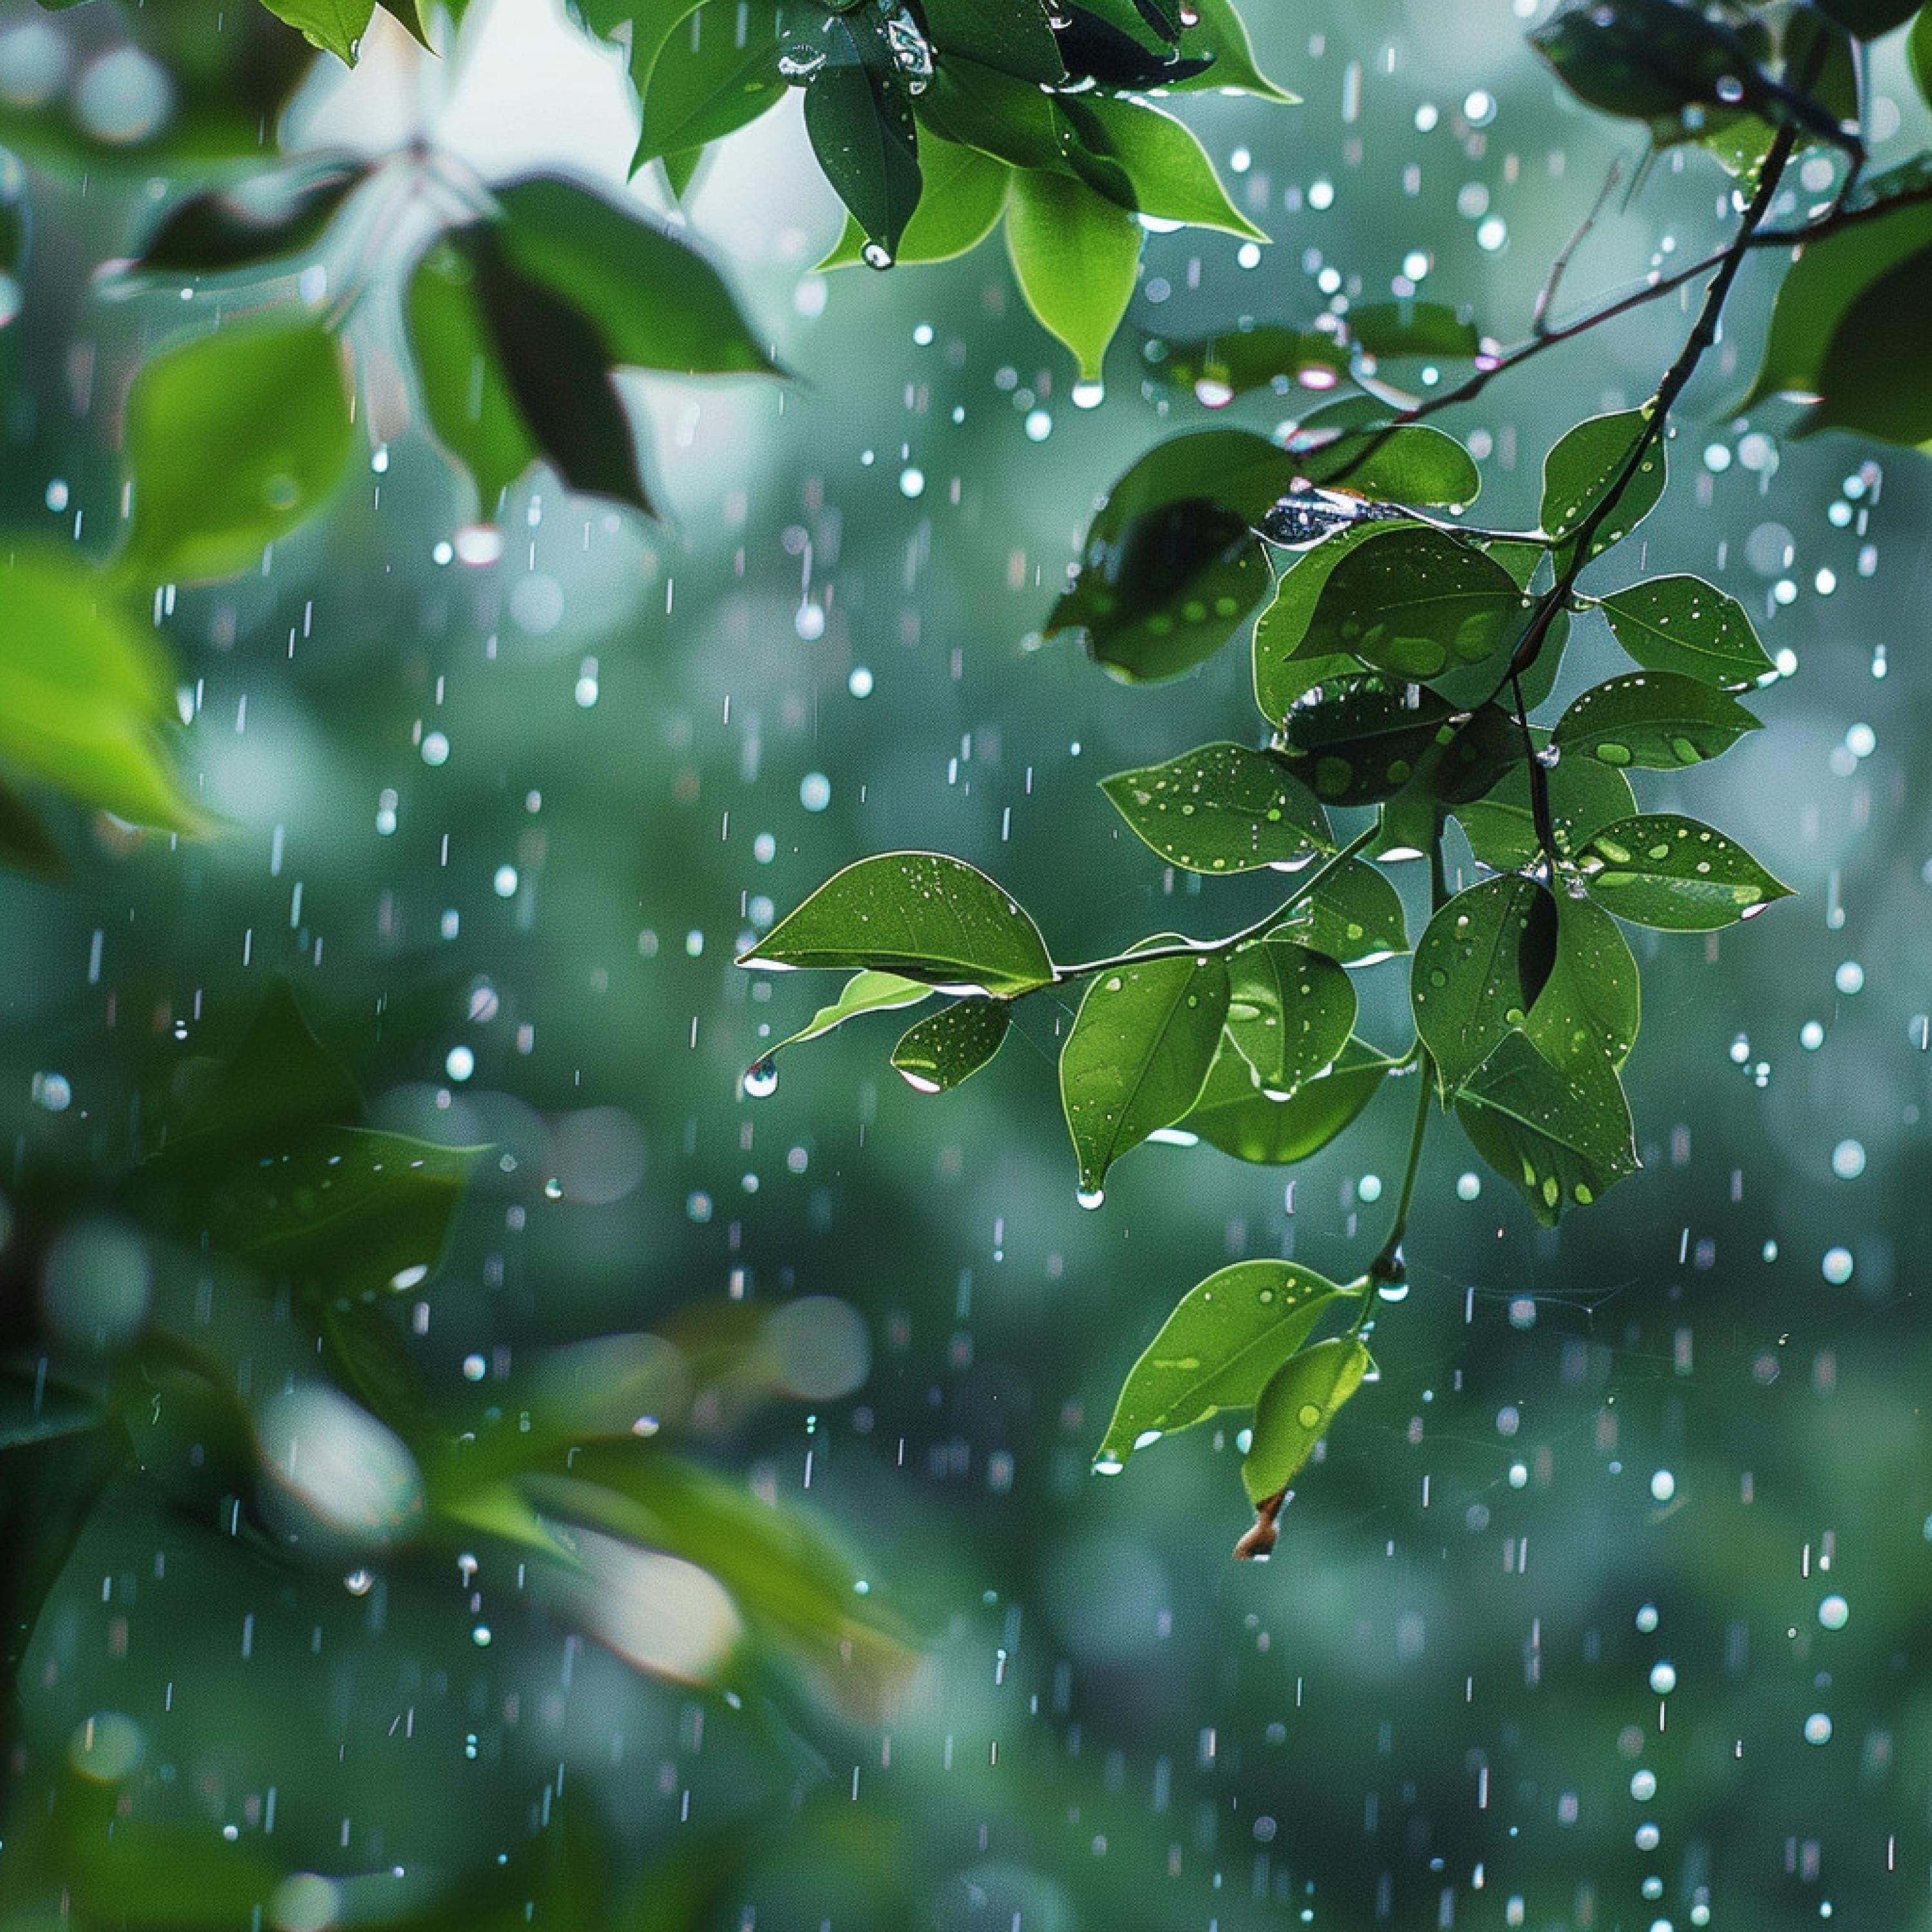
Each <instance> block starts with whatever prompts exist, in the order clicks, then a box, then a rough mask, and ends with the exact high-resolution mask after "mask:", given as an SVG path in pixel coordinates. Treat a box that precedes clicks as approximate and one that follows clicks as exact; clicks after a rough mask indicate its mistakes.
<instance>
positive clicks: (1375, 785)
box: [1282, 672, 1451, 805]
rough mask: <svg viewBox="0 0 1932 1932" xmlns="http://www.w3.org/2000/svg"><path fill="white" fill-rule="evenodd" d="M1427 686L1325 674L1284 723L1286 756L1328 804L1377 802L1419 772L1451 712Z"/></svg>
mask: <svg viewBox="0 0 1932 1932" xmlns="http://www.w3.org/2000/svg"><path fill="white" fill-rule="evenodd" d="M1450 715H1451V714H1450V710H1449V706H1448V703H1446V702H1445V700H1443V699H1442V698H1440V697H1437V696H1436V694H1435V692H1434V691H1431V690H1430V689H1428V688H1427V686H1425V685H1412V684H1406V683H1397V682H1393V681H1391V679H1388V678H1385V677H1382V676H1378V675H1376V674H1375V673H1372V672H1364V673H1360V674H1358V675H1356V676H1352V677H1337V678H1332V679H1327V680H1325V682H1323V683H1322V685H1321V687H1320V692H1319V697H1318V696H1311V697H1310V698H1309V699H1308V700H1307V701H1305V702H1304V703H1300V704H1298V705H1297V706H1295V709H1293V710H1292V711H1290V712H1289V714H1288V716H1287V717H1286V719H1285V720H1284V721H1283V727H1282V737H1283V745H1282V755H1283V757H1285V758H1286V759H1287V760H1289V769H1291V770H1292V771H1294V772H1296V773H1297V774H1298V775H1301V776H1304V777H1305V778H1306V779H1307V783H1308V785H1309V787H1310V789H1311V790H1313V792H1314V793H1315V796H1316V797H1317V798H1319V799H1321V800H1322V802H1323V803H1324V804H1325V805H1373V804H1374V803H1376V802H1378V801H1379V800H1380V799H1385V798H1389V797H1391V796H1394V793H1397V792H1398V791H1400V790H1401V789H1402V788H1403V786H1404V785H1406V784H1407V783H1408V782H1409V780H1410V778H1412V777H1413V776H1414V775H1415V768H1416V765H1417V763H1418V760H1420V759H1421V757H1423V755H1424V753H1426V752H1427V751H1428V750H1429V749H1430V747H1431V746H1432V745H1433V744H1434V743H1435V742H1436V733H1438V731H1439V730H1441V729H1442V727H1443V725H1444V724H1445V722H1446V721H1448V718H1449V716H1450Z"/></svg>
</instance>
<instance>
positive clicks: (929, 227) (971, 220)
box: [818, 129, 1013, 269]
mask: <svg viewBox="0 0 1932 1932" xmlns="http://www.w3.org/2000/svg"><path fill="white" fill-rule="evenodd" d="M919 172H920V173H921V174H922V175H923V176H924V177H925V181H926V185H925V187H924V189H923V190H922V192H921V193H920V195H919V205H918V206H917V207H916V208H914V209H913V211H912V218H911V220H909V221H908V222H907V223H906V226H905V233H904V234H902V235H901V236H900V237H899V247H898V254H897V256H896V257H895V258H894V259H895V260H898V261H900V262H904V263H918V262H950V261H951V260H953V259H954V257H956V256H959V255H964V254H966V253H968V251H970V250H971V249H974V248H977V247H978V246H979V245H980V243H981V242H983V241H985V240H986V237H987V236H989V235H990V234H992V232H993V230H994V229H995V228H996V227H998V226H999V221H1000V217H1001V215H1002V214H1004V213H1005V212H1006V207H1007V186H1008V184H1009V183H1010V181H1011V179H1012V178H1013V169H1012V168H1011V167H1010V166H1008V164H1007V163H1006V162H1004V161H1001V160H995V159H994V158H993V157H992V155H990V154H982V153H980V151H979V149H978V148H965V147H962V146H961V145H959V142H956V141H947V140H942V139H941V138H940V137H939V136H938V135H937V134H935V133H933V132H932V130H930V129H928V130H926V133H923V134H922V135H921V136H920V137H919ZM864 260H865V230H864V229H862V228H861V227H860V226H859V224H858V223H857V222H856V221H855V220H853V218H852V217H850V215H849V214H848V215H847V217H845V232H844V234H843V235H842V236H840V237H839V239H838V246H837V247H836V248H834V249H833V250H832V252H831V254H829V255H828V256H826V258H825V259H824V260H823V261H822V262H820V263H819V265H818V266H819V267H820V269H844V268H850V267H851V266H853V265H854V264H855V263H860V262H862V261H864Z"/></svg>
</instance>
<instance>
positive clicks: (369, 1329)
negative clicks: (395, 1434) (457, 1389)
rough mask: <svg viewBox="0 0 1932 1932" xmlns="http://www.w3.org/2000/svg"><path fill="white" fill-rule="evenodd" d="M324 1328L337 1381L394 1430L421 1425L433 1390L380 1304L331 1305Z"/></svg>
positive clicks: (325, 1306)
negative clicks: (430, 1392) (429, 1389)
mask: <svg viewBox="0 0 1932 1932" xmlns="http://www.w3.org/2000/svg"><path fill="white" fill-rule="evenodd" d="M321 1326H322V1340H323V1348H324V1349H325V1350H326V1355H327V1359H328V1361H329V1365H330V1367H331V1368H332V1370H334V1371H335V1379H336V1380H337V1381H338V1382H341V1384H342V1385H344V1387H345V1388H347V1389H348V1390H350V1391H351V1392H352V1393H353V1394H355V1395H356V1396H357V1397H359V1398H360V1399H361V1400H362V1402H364V1403H365V1404H367V1406H368V1408H369V1409H370V1410H371V1412H373V1413H374V1415H377V1417H378V1418H380V1419H381V1420H382V1421H384V1422H386V1423H388V1424H390V1425H391V1426H392V1427H395V1428H398V1429H400V1430H404V1431H405V1432H407V1431H408V1430H410V1429H411V1428H412V1427H414V1426H415V1425H416V1424H418V1423H419V1422H420V1421H421V1420H422V1414H423V1411H424V1409H425V1406H426V1405H427V1403H428V1400H429V1396H428V1385H427V1383H426V1382H425V1379H424V1377H423V1375H422V1371H421V1370H419V1368H418V1367H416V1360H415V1358H414V1357H413V1356H412V1355H410V1348H409V1344H408V1343H407V1342H406V1341H404V1339H403V1331H401V1328H398V1326H397V1325H396V1322H395V1318H394V1317H393V1316H392V1315H391V1314H390V1313H389V1310H387V1309H386V1307H383V1304H381V1303H380V1302H377V1301H345V1300H341V1299H335V1300H331V1301H326V1302H325V1303H324V1304H323V1310H322V1322H321Z"/></svg>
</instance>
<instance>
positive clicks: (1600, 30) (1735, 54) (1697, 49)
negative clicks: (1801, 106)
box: [1529, 0, 1764, 141]
mask: <svg viewBox="0 0 1932 1932" xmlns="http://www.w3.org/2000/svg"><path fill="white" fill-rule="evenodd" d="M1529 42H1530V45H1531V46H1533V47H1534V48H1535V49H1536V51H1537V52H1538V53H1539V54H1541V55H1542V56H1543V58H1544V59H1545V60H1546V61H1547V62H1549V64H1550V67H1551V68H1552V69H1553V71H1555V73H1556V77H1557V78H1558V79H1559V80H1561V81H1562V83H1563V84H1564V85H1565V86H1566V87H1568V89H1570V91H1571V92H1572V93H1573V94H1574V95H1576V96H1577V98H1578V99H1579V100H1580V101H1583V103H1584V104H1585V105H1586V106H1587V107H1595V108H1596V109H1598V110H1599V111H1600V112H1601V113H1605V114H1614V115H1622V116H1624V117H1625V118H1628V119H1631V120H1637V121H1647V122H1649V124H1650V125H1651V127H1652V130H1653V131H1654V132H1655V133H1656V135H1657V136H1658V139H1660V140H1662V141H1669V140H1673V139H1674V140H1682V139H1686V138H1688V136H1690V135H1691V134H1692V133H1696V132H1698V131H1700V130H1701V128H1702V127H1703V126H1704V125H1706V124H1708V121H1709V113H1708V110H1712V109H1718V108H1720V107H1723V106H1725V105H1727V104H1736V103H1738V102H1740V101H1744V100H1746V99H1748V98H1751V99H1755V98H1757V97H1759V96H1761V95H1763V92H1764V88H1763V77H1762V76H1761V75H1760V72H1759V70H1758V67H1757V59H1756V58H1755V53H1754V49H1753V47H1752V46H1751V44H1750V43H1749V42H1748V40H1746V39H1745V37H1744V36H1743V35H1742V34H1739V33H1738V32H1737V31H1735V30H1734V29H1733V28H1730V27H1728V26H1723V25H1721V24H1720V23H1718V22H1716V21H1714V20H1710V19H1709V18H1707V17H1706V15H1704V14H1703V13H1701V12H1700V10H1698V9H1697V7H1690V6H1685V5H1680V4H1679V0H1618V4H1617V5H1616V6H1614V7H1607V6H1601V5H1596V4H1595V3H1594V0H1572V4H1571V5H1568V6H1566V7H1564V8H1563V9H1562V10H1561V11H1560V12H1559V13H1557V14H1556V16H1555V17H1553V19H1551V20H1549V21H1547V22H1546V23H1544V25H1543V26H1541V27H1538V28H1537V29H1536V30H1535V31H1534V32H1533V33H1532V34H1531V35H1530V37H1529ZM1727 97H1728V101H1727ZM1687 110H1699V111H1698V112H1697V113H1694V114H1691V115H1690V116H1689V117H1688V118H1687Z"/></svg>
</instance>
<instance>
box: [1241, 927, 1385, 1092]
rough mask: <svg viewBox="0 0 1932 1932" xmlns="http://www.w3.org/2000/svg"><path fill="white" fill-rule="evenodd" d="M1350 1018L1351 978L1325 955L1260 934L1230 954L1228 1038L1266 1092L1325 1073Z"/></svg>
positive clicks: (1341, 1044)
mask: <svg viewBox="0 0 1932 1932" xmlns="http://www.w3.org/2000/svg"><path fill="white" fill-rule="evenodd" d="M1354 1028H1355V984H1354V983H1353V981H1352V980H1350V979H1349V976H1348V974H1346V973H1345V972H1343V970H1342V969H1341V968H1340V966H1338V965H1337V964H1336V963H1335V962H1334V960H1333V959H1330V958H1329V957H1328V956H1327V955H1326V954H1325V953H1313V952H1310V951H1309V950H1307V948H1306V947H1301V946H1298V945H1296V944H1295V943H1294V942H1293V941H1291V940H1286V939H1264V940H1262V941H1261V942H1260V943H1259V944H1258V945H1254V946H1244V947H1242V948H1241V950H1239V951H1238V953H1235V954H1234V955H1233V956H1232V957H1231V958H1230V959H1229V962H1228V1017H1227V1029H1228V1037H1229V1039H1230V1040H1232V1041H1233V1042H1234V1043H1235V1046H1237V1047H1238V1048H1239V1049H1240V1050H1241V1055H1242V1057H1243V1058H1244V1059H1245V1060H1246V1061H1247V1063H1248V1064H1249V1065H1250V1067H1253V1069H1254V1070H1255V1077H1256V1079H1258V1080H1259V1082H1261V1085H1262V1091H1263V1093H1265V1094H1268V1096H1269V1097H1271V1098H1275V1099H1280V1098H1285V1097H1287V1096H1288V1095H1289V1094H1293V1093H1294V1092H1295V1091H1296V1090H1297V1089H1298V1088H1301V1086H1303V1085H1304V1084H1306V1083H1307V1082H1309V1081H1310V1080H1312V1079H1314V1078H1315V1077H1316V1076H1317V1075H1319V1074H1321V1073H1325V1072H1326V1071H1327V1070H1328V1068H1329V1067H1331V1066H1333V1065H1334V1062H1335V1059H1336V1057H1337V1055H1339V1054H1340V1052H1341V1051H1342V1049H1343V1048H1344V1047H1345V1046H1347V1045H1348V1043H1349V1036H1350V1035H1351V1034H1352V1032H1353V1031H1354Z"/></svg>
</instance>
